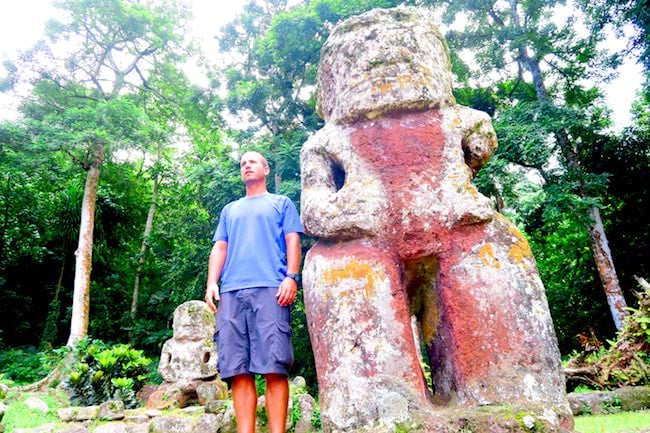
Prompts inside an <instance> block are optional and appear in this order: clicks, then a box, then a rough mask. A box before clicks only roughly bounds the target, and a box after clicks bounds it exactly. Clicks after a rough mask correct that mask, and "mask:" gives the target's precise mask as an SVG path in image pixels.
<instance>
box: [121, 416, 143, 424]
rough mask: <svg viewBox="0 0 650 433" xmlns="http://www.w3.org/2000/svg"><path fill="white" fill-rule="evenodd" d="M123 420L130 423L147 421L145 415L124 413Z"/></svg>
mask: <svg viewBox="0 0 650 433" xmlns="http://www.w3.org/2000/svg"><path fill="white" fill-rule="evenodd" d="M124 421H125V422H128V423H132V424H146V423H148V422H149V417H148V416H147V415H144V414H142V415H126V416H125V417H124Z"/></svg>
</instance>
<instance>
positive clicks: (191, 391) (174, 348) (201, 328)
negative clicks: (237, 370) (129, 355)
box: [147, 301, 227, 409]
mask: <svg viewBox="0 0 650 433" xmlns="http://www.w3.org/2000/svg"><path fill="white" fill-rule="evenodd" d="M173 330H174V335H173V337H172V338H171V339H169V340H167V341H166V342H165V344H164V345H163V348H162V352H161V354H160V364H159V365H158V373H159V374H160V375H161V376H162V378H163V379H164V380H165V381H164V382H163V383H162V384H161V385H160V387H159V388H158V390H157V391H156V392H154V393H153V394H152V395H151V397H150V398H149V401H148V403H147V406H148V407H150V408H156V409H162V408H167V407H172V406H178V407H184V406H186V405H187V403H188V402H189V401H191V400H194V399H197V400H198V402H199V403H201V404H205V402H206V401H208V400H217V399H225V398H226V397H227V386H226V384H225V383H223V382H222V381H221V380H220V379H219V375H218V372H217V346H216V344H215V342H214V341H213V336H214V333H215V330H216V323H215V317H214V314H212V312H210V309H209V308H208V306H207V304H206V303H205V302H202V301H189V302H186V303H184V304H182V305H180V306H179V307H177V308H176V310H175V311H174V322H173Z"/></svg>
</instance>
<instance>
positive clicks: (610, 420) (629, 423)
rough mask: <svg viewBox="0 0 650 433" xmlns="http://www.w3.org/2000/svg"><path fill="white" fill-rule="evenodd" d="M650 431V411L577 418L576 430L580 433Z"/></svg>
mask: <svg viewBox="0 0 650 433" xmlns="http://www.w3.org/2000/svg"><path fill="white" fill-rule="evenodd" d="M649 429H650V410H642V411H637V412H619V413H614V414H610V415H584V416H577V417H575V430H576V431H578V432H580V433H617V432H621V431H625V432H626V433H631V432H640V431H642V430H649Z"/></svg>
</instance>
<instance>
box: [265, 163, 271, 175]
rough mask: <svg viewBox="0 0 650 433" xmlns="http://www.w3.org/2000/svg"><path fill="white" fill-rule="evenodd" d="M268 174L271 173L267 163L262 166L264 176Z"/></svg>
mask: <svg viewBox="0 0 650 433" xmlns="http://www.w3.org/2000/svg"><path fill="white" fill-rule="evenodd" d="M269 174H271V167H269V165H268V164H267V165H265V166H264V176H268V175H269Z"/></svg>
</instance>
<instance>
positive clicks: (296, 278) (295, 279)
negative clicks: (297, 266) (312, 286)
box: [287, 274, 300, 283]
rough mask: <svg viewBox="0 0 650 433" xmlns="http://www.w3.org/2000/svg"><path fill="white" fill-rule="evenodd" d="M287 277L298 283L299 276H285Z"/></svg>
mask: <svg viewBox="0 0 650 433" xmlns="http://www.w3.org/2000/svg"><path fill="white" fill-rule="evenodd" d="M287 277H289V278H291V279H292V280H294V281H295V282H296V283H299V282H300V274H287Z"/></svg>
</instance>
